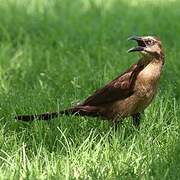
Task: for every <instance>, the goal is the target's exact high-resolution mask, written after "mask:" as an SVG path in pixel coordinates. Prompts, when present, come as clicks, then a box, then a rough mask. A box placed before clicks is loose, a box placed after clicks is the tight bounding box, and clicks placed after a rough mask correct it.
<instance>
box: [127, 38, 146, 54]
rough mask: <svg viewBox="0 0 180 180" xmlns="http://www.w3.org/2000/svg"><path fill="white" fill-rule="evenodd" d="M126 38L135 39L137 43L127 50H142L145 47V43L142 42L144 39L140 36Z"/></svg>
mask: <svg viewBox="0 0 180 180" xmlns="http://www.w3.org/2000/svg"><path fill="white" fill-rule="evenodd" d="M128 40H135V41H136V42H137V44H138V46H136V47H133V48H131V49H129V50H128V51H127V52H128V53H129V52H135V51H144V48H145V47H146V44H145V43H144V40H143V38H142V37H139V36H131V37H129V38H128Z"/></svg>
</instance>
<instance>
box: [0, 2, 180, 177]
mask: <svg viewBox="0 0 180 180" xmlns="http://www.w3.org/2000/svg"><path fill="white" fill-rule="evenodd" d="M179 7H180V1H179V0H166V1H165V0H151V1H150V0H146V1H145V0H144V1H143V0H131V1H126V0H76V1H72V0H51V1H50V0H31V1H28V0H7V1H3V0H0V179H103V180H104V179H123V180H124V179H179V178H180V140H179V126H180V121H179V120H180V112H179V110H180V94H179V93H180V80H179V77H180V23H179V20H180V10H179ZM131 35H155V36H158V37H160V38H161V40H162V43H163V47H164V51H165V66H164V71H163V74H162V78H161V83H160V88H159V93H158V95H157V96H156V99H155V100H154V101H153V103H152V104H151V106H149V107H148V108H147V109H146V111H145V113H144V115H143V118H142V121H141V127H140V129H139V130H137V129H134V128H133V126H132V122H131V119H130V118H127V119H126V120H125V121H124V122H123V123H122V124H121V125H120V126H119V127H118V129H117V131H115V130H114V128H113V127H112V126H111V124H110V123H108V122H106V121H101V120H99V119H98V118H88V117H77V116H76V117H73V116H70V117H66V116H63V117H59V118H56V119H54V120H52V121H49V122H43V121H34V122H31V123H24V122H19V121H16V120H15V119H14V116H15V115H16V114H33V113H41V112H46V111H58V110H60V109H64V108H66V107H70V106H72V105H73V104H76V103H77V102H80V101H82V100H83V99H84V98H86V97H87V96H88V95H90V94H91V93H92V92H93V91H94V90H95V89H97V88H99V87H101V86H103V85H104V84H106V83H107V82H109V81H110V80H112V79H113V78H115V77H116V76H118V75H119V74H120V73H122V72H123V71H124V70H126V68H128V67H129V66H130V65H131V64H133V63H135V62H136V61H137V60H138V58H139V55H138V54H137V53H135V54H134V53H133V54H128V53H127V49H129V48H131V47H132V46H133V43H132V42H128V41H127V38H128V37H129V36H131Z"/></svg>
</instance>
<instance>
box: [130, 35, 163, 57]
mask: <svg viewBox="0 0 180 180" xmlns="http://www.w3.org/2000/svg"><path fill="white" fill-rule="evenodd" d="M128 40H135V41H136V42H137V44H138V46H136V47H133V48H131V49H129V50H128V52H135V51H138V52H140V53H141V54H142V55H143V56H145V57H152V58H160V57H162V56H163V50H162V45H161V41H160V40H159V39H158V38H156V37H153V36H132V37H130V38H128Z"/></svg>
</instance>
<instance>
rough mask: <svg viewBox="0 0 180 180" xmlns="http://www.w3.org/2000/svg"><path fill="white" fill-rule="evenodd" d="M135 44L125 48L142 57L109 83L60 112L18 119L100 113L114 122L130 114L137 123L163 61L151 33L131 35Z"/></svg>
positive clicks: (152, 92) (156, 41)
mask: <svg viewBox="0 0 180 180" xmlns="http://www.w3.org/2000/svg"><path fill="white" fill-rule="evenodd" d="M129 40H135V41H137V44H138V46H137V47H133V48H131V49H129V50H128V52H135V51H137V52H140V53H141V54H142V58H141V59H140V60H139V61H138V62H137V63H136V64H134V65H132V66H131V67H130V69H128V70H127V71H126V72H124V73H123V74H121V75H120V76H118V77H117V78H116V79H114V80H113V81H111V82H110V83H109V84H107V85H106V86H104V87H103V88H100V89H98V90H96V91H95V92H94V93H93V94H92V95H91V96H90V97H88V98H87V99H86V100H85V101H84V102H82V103H80V104H78V105H76V106H74V107H72V108H69V109H66V110H62V111H60V112H50V113H44V114H39V115H19V116H17V117H16V119H18V120H23V121H31V120H34V119H37V120H40V119H41V120H49V119H52V118H55V117H57V116H59V115H62V114H64V115H71V114H74V115H80V116H91V117H101V118H102V119H107V120H110V121H112V122H114V123H117V122H119V121H121V120H122V119H123V118H125V117H127V116H132V118H133V124H134V125H135V126H139V123H140V114H141V113H142V112H143V111H144V109H145V108H146V107H147V106H148V105H149V104H150V103H151V101H152V100H153V98H154V96H155V95H156V92H157V86H158V84H159V79H160V75H161V71H162V67H163V64H164V53H163V49H162V45H161V41H160V40H159V39H158V38H156V37H152V36H142V37H138V36H132V37H130V38H129Z"/></svg>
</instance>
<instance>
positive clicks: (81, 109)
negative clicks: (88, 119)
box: [15, 106, 98, 121]
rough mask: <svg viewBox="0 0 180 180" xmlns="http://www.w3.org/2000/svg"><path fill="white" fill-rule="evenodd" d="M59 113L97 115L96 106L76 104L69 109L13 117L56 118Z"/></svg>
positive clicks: (31, 119) (22, 118)
mask: <svg viewBox="0 0 180 180" xmlns="http://www.w3.org/2000/svg"><path fill="white" fill-rule="evenodd" d="M60 115H80V116H92V117H95V116H98V112H97V110H96V108H94V107H89V106H78V107H74V108H71V109H66V110H63V111H59V112H47V113H43V114H37V115H18V116H16V117H15V119H17V120H21V121H33V120H44V121H46V120H50V119H53V118H56V117H58V116H60Z"/></svg>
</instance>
